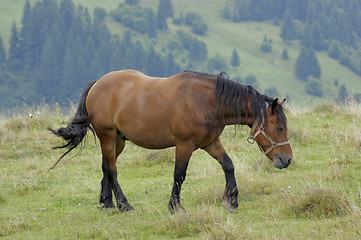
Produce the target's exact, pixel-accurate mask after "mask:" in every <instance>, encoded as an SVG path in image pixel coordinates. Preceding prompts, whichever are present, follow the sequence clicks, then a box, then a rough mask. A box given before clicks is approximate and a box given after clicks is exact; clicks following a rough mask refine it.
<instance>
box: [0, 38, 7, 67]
mask: <svg viewBox="0 0 361 240" xmlns="http://www.w3.org/2000/svg"><path fill="white" fill-rule="evenodd" d="M5 61H6V53H5V48H4V43H3V39H2V37H1V35H0V67H1V66H2V65H3V64H4V63H5Z"/></svg>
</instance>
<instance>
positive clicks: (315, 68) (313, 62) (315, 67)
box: [307, 47, 321, 78]
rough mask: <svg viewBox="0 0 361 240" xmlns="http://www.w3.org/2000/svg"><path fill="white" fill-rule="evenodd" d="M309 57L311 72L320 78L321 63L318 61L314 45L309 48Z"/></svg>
mask: <svg viewBox="0 0 361 240" xmlns="http://www.w3.org/2000/svg"><path fill="white" fill-rule="evenodd" d="M307 58H308V66H309V74H310V75H311V76H313V77H315V78H320V77H321V67H320V64H319V63H318V60H317V57H316V52H315V50H314V49H313V48H312V47H311V48H309V49H308V55H307Z"/></svg>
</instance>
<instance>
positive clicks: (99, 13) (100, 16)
mask: <svg viewBox="0 0 361 240" xmlns="http://www.w3.org/2000/svg"><path fill="white" fill-rule="evenodd" d="M93 13H94V19H95V21H101V22H102V21H104V18H105V17H106V16H107V12H106V11H105V9H104V8H101V7H96V8H94V12H93Z"/></svg>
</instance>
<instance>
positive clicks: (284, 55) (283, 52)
mask: <svg viewBox="0 0 361 240" xmlns="http://www.w3.org/2000/svg"><path fill="white" fill-rule="evenodd" d="M282 58H283V59H284V60H288V59H289V56H288V51H287V49H286V48H284V49H283V51H282Z"/></svg>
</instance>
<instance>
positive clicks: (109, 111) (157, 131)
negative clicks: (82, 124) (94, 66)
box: [87, 70, 209, 148]
mask: <svg viewBox="0 0 361 240" xmlns="http://www.w3.org/2000/svg"><path fill="white" fill-rule="evenodd" d="M189 76H191V75H189ZM189 76H188V75H187V74H186V77H185V75H184V74H183V73H181V74H177V75H174V76H171V77H169V78H154V77H149V76H147V75H145V74H143V73H141V72H139V71H134V70H123V71H119V72H111V73H108V74H106V75H105V76H103V77H102V78H101V79H100V80H99V81H98V82H97V83H96V84H95V85H94V86H93V88H92V89H91V90H90V92H89V95H88V98H87V111H88V113H89V115H92V116H93V117H92V124H93V126H94V125H95V126H94V127H95V129H96V128H99V127H102V128H112V127H114V126H115V127H116V128H117V129H118V130H119V131H120V132H122V134H124V135H125V136H126V137H127V138H128V139H129V140H131V141H132V142H134V143H136V144H138V145H140V146H143V147H146V148H164V147H170V146H173V145H175V144H176V140H177V139H179V138H182V139H185V138H187V137H188V136H190V135H192V134H194V133H193V132H194V130H193V129H191V128H190V127H189V126H190V125H192V126H196V125H197V124H200V123H198V122H199V121H202V120H203V119H204V117H203V116H202V112H203V109H202V108H200V107H199V106H197V105H199V104H202V102H203V101H204V98H205V96H207V95H209V92H204V89H203V88H204V86H203V87H202V84H201V83H200V82H199V81H197V79H192V78H190V77H189ZM203 85H204V84H203ZM208 85H209V84H208ZM204 107H206V106H204ZM198 119H199V120H198ZM189 121H193V122H192V123H190V122H189ZM197 121H198V122H197ZM196 122H197V123H196ZM194 123H196V125H195V124H194ZM97 125H99V126H97ZM100 125H101V126H100ZM180 134H181V135H182V136H180Z"/></svg>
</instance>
